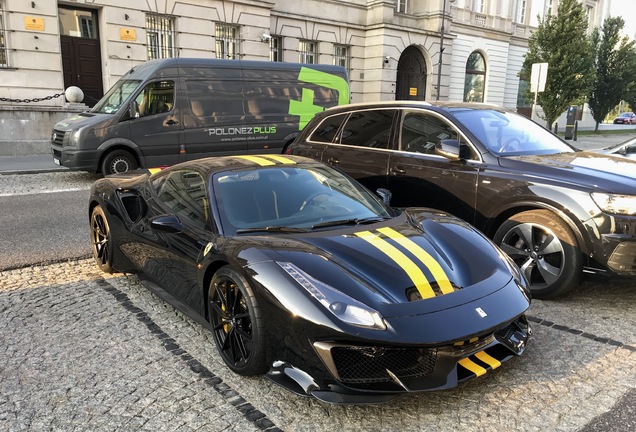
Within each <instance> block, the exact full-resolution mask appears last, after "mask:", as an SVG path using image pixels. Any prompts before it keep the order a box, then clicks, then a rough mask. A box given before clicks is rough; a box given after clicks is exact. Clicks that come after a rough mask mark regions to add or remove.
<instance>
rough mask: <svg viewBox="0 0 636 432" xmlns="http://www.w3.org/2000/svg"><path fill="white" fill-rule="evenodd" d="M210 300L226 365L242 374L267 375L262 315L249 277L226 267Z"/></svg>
mask: <svg viewBox="0 0 636 432" xmlns="http://www.w3.org/2000/svg"><path fill="white" fill-rule="evenodd" d="M208 301H209V316H210V322H211V324H212V328H213V330H212V331H213V335H214V342H215V343H216V347H217V349H218V350H219V353H220V354H221V357H222V358H223V361H224V362H225V364H227V366H228V367H229V368H230V369H232V370H233V371H234V372H236V373H238V374H240V375H257V374H262V373H263V372H265V370H266V364H265V349H264V344H263V342H262V335H261V328H262V326H261V324H260V322H261V319H260V313H259V309H258V306H257V304H256V299H255V298H254V296H253V294H252V293H251V290H250V288H249V284H248V283H247V281H246V280H245V278H244V277H243V276H241V275H240V274H239V273H238V272H237V271H235V270H234V269H232V268H231V267H230V266H225V267H222V268H221V269H219V270H218V271H217V272H216V273H215V274H214V276H213V278H212V281H211V282H210V287H209V289H208Z"/></svg>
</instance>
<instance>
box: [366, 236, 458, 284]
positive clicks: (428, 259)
mask: <svg viewBox="0 0 636 432" xmlns="http://www.w3.org/2000/svg"><path fill="white" fill-rule="evenodd" d="M378 231H379V232H381V233H382V234H384V235H385V236H387V237H388V238H390V239H392V240H395V241H396V242H397V243H398V244H399V245H400V246H402V247H403V248H404V249H406V250H407V251H409V252H410V253H412V254H413V255H414V256H415V257H417V259H419V260H420V261H421V262H422V264H424V265H425V266H426V267H427V268H428V269H429V271H430V272H431V274H432V275H433V277H434V278H435V281H436V282H437V284H438V285H439V289H440V290H441V291H442V293H444V294H449V293H452V292H454V291H455V288H453V285H451V283H450V281H449V280H448V276H446V272H444V269H443V268H442V266H441V265H439V263H438V262H437V261H436V260H435V258H433V257H432V256H431V255H430V254H429V253H428V252H426V250H424V249H423V248H422V247H421V246H419V245H418V244H417V243H415V242H414V241H413V240H411V239H410V238H408V237H405V236H403V235H402V234H400V233H399V232H397V231H396V230H394V229H393V228H390V227H386V228H380V229H378Z"/></svg>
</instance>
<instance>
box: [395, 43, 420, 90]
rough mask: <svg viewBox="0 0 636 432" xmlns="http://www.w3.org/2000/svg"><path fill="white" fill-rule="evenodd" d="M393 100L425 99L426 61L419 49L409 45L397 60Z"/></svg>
mask: <svg viewBox="0 0 636 432" xmlns="http://www.w3.org/2000/svg"><path fill="white" fill-rule="evenodd" d="M395 87H396V92H395V100H418V101H423V100H425V99H426V63H425V62H424V57H423V56H422V53H421V52H420V50H419V49H417V48H416V47H414V46H410V47H408V48H407V49H405V50H404V52H403V53H402V55H401V56H400V60H399V61H398V70H397V82H396V84H395Z"/></svg>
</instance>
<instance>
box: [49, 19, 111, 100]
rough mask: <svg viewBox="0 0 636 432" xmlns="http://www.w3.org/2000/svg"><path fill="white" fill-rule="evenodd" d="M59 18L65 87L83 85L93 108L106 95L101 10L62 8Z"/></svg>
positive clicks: (85, 95) (83, 89) (86, 97)
mask: <svg viewBox="0 0 636 432" xmlns="http://www.w3.org/2000/svg"><path fill="white" fill-rule="evenodd" d="M59 17H60V39H61V51H62V70H63V73H64V88H65V89H66V88H68V87H69V86H77V87H79V88H81V89H82V91H83V92H84V103H85V104H86V105H88V106H91V107H92V106H93V105H95V103H96V102H97V101H98V100H99V99H100V98H101V97H102V96H103V95H104V89H103V86H102V62H101V58H102V57H101V51H100V48H99V32H98V28H97V11H94V10H89V9H74V8H71V7H60V8H59Z"/></svg>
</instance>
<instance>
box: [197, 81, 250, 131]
mask: <svg viewBox="0 0 636 432" xmlns="http://www.w3.org/2000/svg"><path fill="white" fill-rule="evenodd" d="M185 84H186V89H187V92H188V99H189V100H190V112H191V113H192V116H193V117H194V118H195V120H196V121H197V122H198V123H201V124H209V122H208V121H205V120H210V119H215V118H218V117H225V116H233V117H239V118H240V117H241V116H242V115H243V111H244V110H243V84H242V83H241V82H240V81H232V80H207V79H192V80H187V81H186V83H185Z"/></svg>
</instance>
